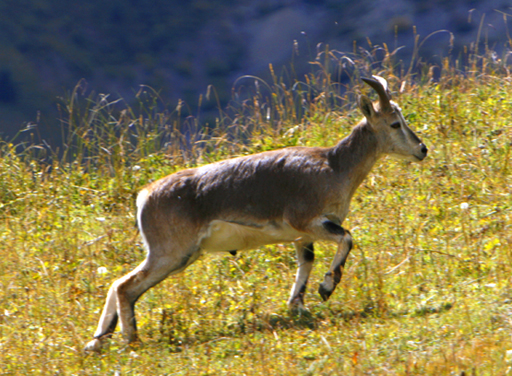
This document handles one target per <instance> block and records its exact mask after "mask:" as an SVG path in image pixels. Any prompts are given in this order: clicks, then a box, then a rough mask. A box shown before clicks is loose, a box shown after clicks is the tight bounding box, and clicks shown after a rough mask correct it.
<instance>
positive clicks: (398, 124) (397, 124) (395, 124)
mask: <svg viewBox="0 0 512 376" xmlns="http://www.w3.org/2000/svg"><path fill="white" fill-rule="evenodd" d="M391 128H394V129H398V128H400V122H399V121H395V122H394V123H391Z"/></svg>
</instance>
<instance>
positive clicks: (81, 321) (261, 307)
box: [0, 55, 512, 375]
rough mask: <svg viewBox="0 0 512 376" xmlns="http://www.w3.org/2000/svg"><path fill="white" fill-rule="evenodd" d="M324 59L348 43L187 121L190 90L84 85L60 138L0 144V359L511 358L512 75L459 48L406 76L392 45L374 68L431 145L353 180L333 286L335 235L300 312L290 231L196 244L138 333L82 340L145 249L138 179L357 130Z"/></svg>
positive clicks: (203, 367) (157, 364)
mask: <svg viewBox="0 0 512 376" xmlns="http://www.w3.org/2000/svg"><path fill="white" fill-rule="evenodd" d="M387 57H389V56H388V55H387ZM354 61H355V60H354ZM327 62H330V63H331V64H333V63H334V64H336V63H339V64H342V63H346V62H347V60H344V59H342V60H336V59H334V60H328V61H325V62H324V63H322V64H321V65H319V66H318V70H315V71H314V72H313V73H312V74H311V75H310V76H308V77H307V78H306V79H305V81H304V83H302V84H297V85H295V87H293V88H291V87H290V85H285V84H284V83H283V82H282V81H281V80H280V79H278V78H276V79H275V81H274V82H273V83H269V84H268V87H265V85H264V84H263V83H260V84H259V86H258V87H253V89H252V91H251V90H249V91H248V93H249V94H247V93H245V94H244V95H245V97H244V98H245V102H243V103H242V104H239V105H237V106H235V105H234V104H233V106H232V109H231V111H230V112H222V113H219V119H218V128H217V129H216V130H209V131H207V132H203V133H202V134H197V132H196V131H195V125H194V121H193V119H192V120H189V121H188V122H187V123H185V124H183V123H180V116H179V111H180V108H177V109H175V110H174V112H173V111H169V112H162V113H160V112H158V111H156V110H154V108H155V107H153V104H154V98H153V97H152V96H151V95H150V94H147V93H141V95H140V100H141V107H140V109H139V108H137V109H132V108H124V107H123V105H122V103H109V102H108V98H92V99H84V98H80V96H79V95H78V91H75V92H74V93H73V95H72V96H71V98H70V99H69V106H68V108H67V109H66V110H67V112H68V115H69V116H68V118H69V119H68V120H69V121H68V124H67V125H66V126H65V128H64V130H63V132H64V133H65V138H66V139H67V140H68V141H67V144H66V146H65V148H64V150H63V151H61V153H56V154H54V155H53V156H52V155H49V154H48V151H47V149H45V148H44V146H42V145H36V144H31V143H25V144H20V145H12V144H6V143H2V144H0V155H1V159H0V240H1V241H0V255H1V257H0V271H1V272H0V289H1V293H0V364H1V367H0V373H2V374H8V375H22V374H27V375H28V374H30V375H37V374H44V375H50V374H51V375H53V374H63V375H72V374H73V375H97V374H102V375H103V374H106V375H109V374H110V375H114V374H119V375H146V374H151V375H157V374H158V375H160V374H162V375H163V374H172V375H242V374H245V375H260V374H261V375H280V374H282V375H368V374H372V375H461V374H466V375H504V374H507V372H510V370H511V369H512V368H511V367H512V337H511V332H512V288H511V278H512V277H511V276H512V200H511V197H510V191H511V188H512V178H511V176H510V169H511V168H512V166H511V164H510V149H511V140H512V127H511V124H512V76H511V75H510V74H509V73H508V71H507V70H506V67H505V66H504V65H502V64H501V63H500V62H499V61H493V60H491V59H486V58H483V59H481V60H480V59H476V58H473V59H472V60H470V61H469V63H468V71H467V73H465V74H462V73H460V71H459V70H458V68H459V67H458V66H456V65H451V64H450V63H449V62H448V61H446V64H445V65H444V66H443V67H425V69H424V71H425V75H424V76H423V77H416V82H417V83H415V84H411V82H412V80H411V77H410V76H408V75H406V74H405V73H404V74H401V75H398V76H395V75H394V74H393V71H392V70H391V68H389V64H387V63H386V59H384V62H383V65H380V66H381V67H382V68H379V69H381V70H380V71H377V70H375V71H374V72H373V73H380V74H381V75H383V76H384V77H386V78H388V80H389V82H390V84H391V85H392V89H393V91H394V92H395V99H396V101H397V102H398V103H399V104H400V105H401V107H402V109H403V112H404V114H405V115H406V117H407V118H408V121H409V122H410V124H411V127H412V128H413V129H415V130H416V131H417V132H418V133H419V134H420V136H421V137H422V139H423V140H424V141H425V143H426V144H427V146H428V147H429V150H430V153H429V157H428V158H427V159H426V160H425V161H424V162H423V163H421V164H411V163H406V162H401V161H395V160H391V159H386V160H383V161H382V162H381V163H380V164H379V165H378V167H377V168H376V169H375V170H374V171H373V172H372V173H371V174H370V176H369V178H368V179H367V180H366V181H365V182H364V183H363V184H362V185H361V187H360V189H359V191H358V192H357V193H356V196H355V198H354V200H353V203H352V210H351V213H350V215H349V218H348V219H347V221H346V222H345V224H344V227H346V228H348V229H350V230H351V232H352V235H353V237H354V240H355V249H354V250H353V252H352V254H351V255H350V257H349V260H348V263H347V265H346V269H345V270H346V271H345V275H344V276H343V279H342V282H341V283H340V285H339V286H338V289H337V290H336V292H335V293H334V295H333V296H332V297H331V299H330V301H329V302H327V303H323V302H322V301H321V299H320V297H319V296H318V295H317V293H316V289H317V286H318V283H319V282H320V280H321V278H322V276H323V273H325V271H326V270H327V268H328V265H329V263H330V261H331V258H332V256H333V254H334V250H335V246H334V245H333V244H328V243H325V244H319V246H318V247H317V248H316V249H317V257H316V264H315V269H314V272H313V274H312V277H311V279H310V289H309V291H308V293H307V294H306V305H307V307H308V309H309V314H304V315H301V316H294V315H292V314H291V313H289V312H288V311H287V308H286V304H285V301H286V299H287V297H288V293H289V290H290V288H291V285H292V282H293V279H294V274H295V270H296V263H295V256H294V251H293V249H292V247H291V246H289V245H278V246H275V247H264V248H261V249H257V250H254V251H248V252H243V253H239V254H238V255H237V256H235V257H233V256H231V255H229V254H228V255H219V256H210V257H205V258H203V259H201V260H199V261H198V262H196V263H195V264H194V265H192V266H191V267H190V268H189V269H188V270H187V271H186V272H185V273H183V274H181V275H179V276H176V277H172V278H169V279H167V280H166V281H164V282H163V283H162V284H160V285H159V286H157V287H156V288H154V289H152V290H150V291H149V292H148V293H146V294H145V295H144V296H143V298H142V299H141V300H140V301H139V303H138V304H137V315H138V316H137V318H138V326H139V330H140V335H141V338H142V340H143V342H144V344H143V346H142V347H137V348H132V347H126V346H125V345H124V344H123V342H122V341H121V339H120V335H119V334H118V333H116V335H115V336H114V338H113V339H112V341H111V342H110V347H109V348H108V349H106V350H105V351H104V352H103V353H101V354H99V355H96V354H93V355H91V354H84V353H83V352H82V348H83V346H84V344H85V343H86V341H88V340H89V339H90V338H91V336H92V333H93V332H94V330H95V326H96V323H97V320H98V318H99V313H100V310H101V308H102V305H103V303H104V299H105V295H106V292H107V289H108V286H109V285H110V283H111V282H112V281H113V280H115V279H117V278H119V277H120V276H122V275H123V274H124V273H126V272H127V271H129V270H131V269H132V268H133V267H135V266H136V265H137V264H138V263H139V262H140V261H141V260H142V259H143V258H144V250H143V249H142V246H141V241H140V239H139V237H138V233H137V231H136V228H135V226H134V198H135V196H136V194H137V192H138V190H139V189H140V188H141V187H142V186H143V185H144V184H146V183H148V182H150V181H152V180H154V179H157V178H159V177H162V176H164V175H166V174H168V173H171V172H173V171H176V170H179V169H182V168H185V167H189V166H196V165H201V164H205V163H209V162H211V161H214V160H218V159H222V158H227V157H231V156H234V155H240V154H248V153H253V152H256V151H261V150H268V149H274V148H278V147H283V146H289V145H306V146H312V145H333V144H334V143H336V142H337V140H339V139H341V138H342V137H344V136H345V135H346V134H348V133H349V132H350V129H351V127H352V126H353V125H354V124H355V123H356V122H357V120H358V119H359V117H360V114H359V113H358V111H357V110H355V107H354V98H355V95H356V94H357V93H360V92H362V91H364V92H367V93H368V94H369V93H370V90H368V89H367V88H365V87H361V86H358V81H357V76H356V75H353V84H352V85H351V86H350V87H348V88H347V89H348V90H347V92H345V93H343V94H340V92H339V91H338V88H337V86H336V85H335V84H334V83H332V82H331V80H330V79H331V77H332V76H331V73H329V72H335V71H336V69H335V68H336V66H331V67H328V66H327ZM356 63H358V64H359V63H361V64H362V63H366V64H367V65H366V68H369V67H371V66H373V65H371V64H372V61H371V60H370V61H368V60H365V61H359V62H357V61H356ZM340 66H341V65H340ZM429 68H431V69H430V70H429ZM429 74H430V75H432V74H436V75H437V76H438V77H439V78H438V80H436V81H432V80H430V78H431V77H430V76H429ZM258 88H259V89H258ZM301 88H302V89H301ZM300 90H303V91H300ZM265 93H266V94H265ZM212 95H213V94H212ZM372 95H373V94H372ZM120 109H122V111H119V110H120ZM178 130H181V132H178ZM184 130H188V131H184Z"/></svg>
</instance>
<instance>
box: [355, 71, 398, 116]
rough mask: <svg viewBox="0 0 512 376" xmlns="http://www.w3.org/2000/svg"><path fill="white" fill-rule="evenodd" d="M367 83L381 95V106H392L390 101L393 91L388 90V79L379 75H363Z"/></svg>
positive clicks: (383, 107)
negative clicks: (370, 76)
mask: <svg viewBox="0 0 512 376" xmlns="http://www.w3.org/2000/svg"><path fill="white" fill-rule="evenodd" d="M361 80H363V81H364V82H365V83H367V84H368V85H370V86H371V87H372V88H373V89H374V90H375V91H376V92H377V94H378V95H379V100H380V107H381V108H382V109H385V108H389V107H391V105H390V103H389V101H390V100H391V93H390V92H389V90H388V83H387V81H386V80H385V79H384V78H382V77H379V76H372V78H366V77H362V78H361Z"/></svg>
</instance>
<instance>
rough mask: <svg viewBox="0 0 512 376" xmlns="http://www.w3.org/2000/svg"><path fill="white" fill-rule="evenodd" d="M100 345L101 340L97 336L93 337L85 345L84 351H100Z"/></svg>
mask: <svg viewBox="0 0 512 376" xmlns="http://www.w3.org/2000/svg"><path fill="white" fill-rule="evenodd" d="M101 345H102V344H101V340H100V339H99V338H94V339H93V340H92V341H91V342H89V343H87V345H85V347H84V351H90V352H100V350H101V347H102V346H101Z"/></svg>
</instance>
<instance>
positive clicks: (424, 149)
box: [421, 144, 428, 155]
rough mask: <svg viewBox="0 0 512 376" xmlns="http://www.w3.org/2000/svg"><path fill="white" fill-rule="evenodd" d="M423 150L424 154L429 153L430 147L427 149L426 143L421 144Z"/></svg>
mask: <svg viewBox="0 0 512 376" xmlns="http://www.w3.org/2000/svg"><path fill="white" fill-rule="evenodd" d="M421 152H422V153H423V154H425V155H426V154H427V152H428V149H427V147H426V146H425V144H421Z"/></svg>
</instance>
